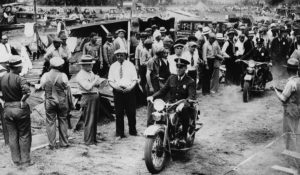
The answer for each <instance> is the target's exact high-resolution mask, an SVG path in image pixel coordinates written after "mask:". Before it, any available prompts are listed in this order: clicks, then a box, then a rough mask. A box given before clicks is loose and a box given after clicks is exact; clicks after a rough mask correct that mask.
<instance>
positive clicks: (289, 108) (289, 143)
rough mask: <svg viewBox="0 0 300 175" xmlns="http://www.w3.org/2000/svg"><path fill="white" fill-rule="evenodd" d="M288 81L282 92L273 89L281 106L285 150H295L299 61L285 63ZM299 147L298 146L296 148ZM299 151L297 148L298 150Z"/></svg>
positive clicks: (299, 109)
mask: <svg viewBox="0 0 300 175" xmlns="http://www.w3.org/2000/svg"><path fill="white" fill-rule="evenodd" d="M286 67H287V72H288V74H289V79H288V82H287V84H286V85H285V87H284V90H283V91H282V92H279V91H278V90H277V89H276V88H274V90H275V92H276V95H277V97H278V98H279V100H280V101H281V102H282V104H283V109H284V113H283V132H284V133H285V134H286V135H285V144H286V149H288V150H292V151H299V150H297V139H296V138H297V134H299V133H297V130H298V125H299V119H300V78H299V77H298V74H297V73H298V69H299V61H298V60H297V59H295V58H290V59H289V60H288V61H287V66H286ZM298 147H299V146H298ZM298 149H299V148H298Z"/></svg>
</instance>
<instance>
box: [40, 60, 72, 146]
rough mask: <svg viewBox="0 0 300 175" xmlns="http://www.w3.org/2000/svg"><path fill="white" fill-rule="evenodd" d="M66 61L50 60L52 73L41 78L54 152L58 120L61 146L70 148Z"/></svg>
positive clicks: (48, 133)
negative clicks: (64, 70)
mask: <svg viewBox="0 0 300 175" xmlns="http://www.w3.org/2000/svg"><path fill="white" fill-rule="evenodd" d="M64 62H65V61H64V60H63V59H62V58H61V57H53V58H51V60H50V71H49V72H47V73H45V74H44V75H43V76H42V78H41V88H43V89H44V90H45V110H46V131H47V135H48V139H49V149H51V150H53V149H54V148H56V147H57V146H58V145H57V143H56V119H57V120H58V130H59V144H60V145H59V146H60V147H68V146H69V141H68V133H67V131H68V122H67V116H68V111H69V109H68V106H67V93H66V90H67V88H68V77H67V75H66V74H65V73H63V72H62V71H61V70H62V67H63V65H64Z"/></svg>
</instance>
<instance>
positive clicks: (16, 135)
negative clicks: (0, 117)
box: [4, 102, 32, 164]
mask: <svg viewBox="0 0 300 175" xmlns="http://www.w3.org/2000/svg"><path fill="white" fill-rule="evenodd" d="M4 119H5V125H6V127H7V130H8V138H9V147H10V151H11V157H12V161H13V162H14V163H15V164H19V163H28V162H30V148H31V141H32V136H31V121H30V108H29V105H28V104H27V105H26V107H25V108H21V104H20V102H8V103H5V105H4Z"/></svg>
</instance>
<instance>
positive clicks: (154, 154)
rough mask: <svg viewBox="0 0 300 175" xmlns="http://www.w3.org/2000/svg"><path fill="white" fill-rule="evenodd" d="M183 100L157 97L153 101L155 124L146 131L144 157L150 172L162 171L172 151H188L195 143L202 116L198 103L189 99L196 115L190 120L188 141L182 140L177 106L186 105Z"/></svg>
mask: <svg viewBox="0 0 300 175" xmlns="http://www.w3.org/2000/svg"><path fill="white" fill-rule="evenodd" d="M183 102H185V100H179V101H177V102H175V103H165V102H164V101H163V100H162V99H156V100H154V102H153V108H154V112H153V113H152V117H153V119H154V124H153V125H151V126H149V127H148V128H147V129H146V130H145V132H144V135H145V137H146V144H145V149H144V159H145V164H146V166H147V169H148V170H149V172H150V173H159V172H160V171H162V170H163V169H164V167H165V165H166V163H167V162H168V160H170V157H171V155H172V151H188V150H189V149H190V148H191V147H192V146H193V144H194V140H195V134H196V132H197V131H199V129H201V128H202V126H203V124H202V123H196V121H197V120H198V119H199V116H200V110H199V109H198V103H197V102H196V101H194V100H188V102H189V103H190V104H191V105H193V107H194V108H193V109H194V115H193V117H192V118H191V119H190V121H189V128H188V133H187V139H186V143H184V142H182V140H180V134H181V131H182V125H181V123H180V119H179V116H178V114H177V113H176V107H177V106H178V105H184V103H183ZM196 125H197V126H196Z"/></svg>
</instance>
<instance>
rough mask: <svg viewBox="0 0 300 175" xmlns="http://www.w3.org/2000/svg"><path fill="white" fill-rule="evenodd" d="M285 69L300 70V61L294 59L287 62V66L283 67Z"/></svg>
mask: <svg viewBox="0 0 300 175" xmlns="http://www.w3.org/2000/svg"><path fill="white" fill-rule="evenodd" d="M283 67H286V68H290V69H296V70H298V69H299V61H298V59H296V58H293V57H292V58H290V59H288V60H287V65H283Z"/></svg>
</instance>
